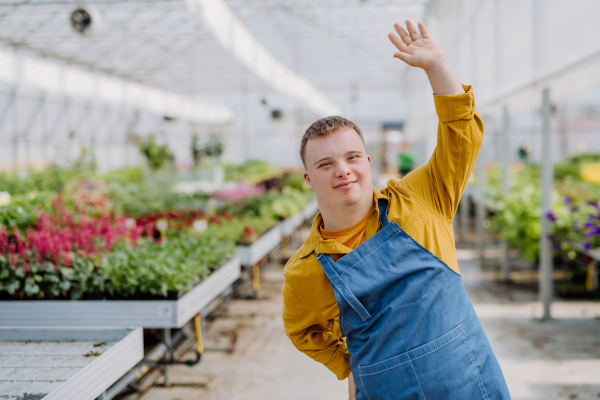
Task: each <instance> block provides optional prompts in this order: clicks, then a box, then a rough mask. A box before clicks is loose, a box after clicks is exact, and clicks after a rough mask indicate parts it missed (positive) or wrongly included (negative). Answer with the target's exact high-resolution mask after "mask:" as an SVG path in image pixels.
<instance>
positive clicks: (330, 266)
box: [325, 257, 371, 321]
mask: <svg viewBox="0 0 600 400" xmlns="http://www.w3.org/2000/svg"><path fill="white" fill-rule="evenodd" d="M325 261H327V264H328V265H329V268H331V270H332V271H333V273H334V274H335V275H336V276H337V277H338V279H339V280H340V281H341V282H342V283H343V284H344V286H345V287H346V289H348V292H350V294H352V296H354V293H352V290H350V288H349V287H348V286H347V285H346V283H345V282H344V281H343V280H342V278H340V276H339V275H338V273H337V272H336V271H335V269H334V268H333V266H332V265H331V263H330V262H329V259H328V258H327V257H325ZM332 284H333V285H335V287H336V288H337V287H338V285H337V284H336V283H335V282H332ZM338 292H340V294H341V295H342V297H343V298H344V300H346V302H347V303H348V304H350V306H351V307H352V308H354V306H352V303H350V302H349V301H348V299H347V298H346V296H345V295H344V292H343V291H342V290H340V289H338ZM354 298H355V299H356V302H357V303H358V304H360V307H361V308H362V309H363V310H364V312H365V313H366V314H367V318H370V317H371V314H369V312H368V311H367V309H366V308H365V307H364V306H363V305H362V303H361V302H360V301H359V300H358V299H357V298H356V296H354ZM338 308H339V307H338ZM355 310H356V309H355ZM356 312H357V313H358V316H359V317H360V318H361V319H362V320H363V321H366V320H367V318H363V317H362V315H360V312H359V311H358V310H356Z"/></svg>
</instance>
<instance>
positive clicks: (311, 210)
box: [302, 199, 319, 220]
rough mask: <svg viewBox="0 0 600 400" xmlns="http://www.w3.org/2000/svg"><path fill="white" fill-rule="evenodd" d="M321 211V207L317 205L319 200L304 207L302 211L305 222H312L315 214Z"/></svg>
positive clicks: (312, 201)
mask: <svg viewBox="0 0 600 400" xmlns="http://www.w3.org/2000/svg"><path fill="white" fill-rule="evenodd" d="M318 211H319V205H318V204H317V200H316V199H315V200H311V201H310V203H308V204H307V205H306V207H304V210H302V215H303V217H304V219H305V220H310V219H311V218H312V217H314V216H315V214H316V213H317V212H318Z"/></svg>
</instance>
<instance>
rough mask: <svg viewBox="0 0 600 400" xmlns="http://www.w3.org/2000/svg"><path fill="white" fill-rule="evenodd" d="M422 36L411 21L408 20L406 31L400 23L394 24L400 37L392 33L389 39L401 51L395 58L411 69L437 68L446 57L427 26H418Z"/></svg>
mask: <svg viewBox="0 0 600 400" xmlns="http://www.w3.org/2000/svg"><path fill="white" fill-rule="evenodd" d="M418 26H419V30H420V31H421V35H419V33H418V32H417V30H416V29H415V26H414V25H413V24H412V22H410V21H409V20H406V30H408V32H407V31H406V30H404V28H403V27H402V25H400V24H399V23H395V24H394V29H396V32H398V35H400V38H398V36H397V35H395V34H393V33H390V34H388V37H389V38H390V40H391V41H392V43H393V44H394V45H395V46H396V48H397V49H398V50H400V51H397V52H396V53H394V57H395V58H399V59H401V60H402V61H404V62H405V63H407V64H408V65H410V66H411V67H417V68H422V69H424V70H427V69H430V68H435V67H436V66H437V65H438V64H440V63H441V62H443V61H445V58H446V55H445V54H444V52H443V51H442V49H440V46H438V45H437V44H436V43H435V42H434V41H433V40H431V38H430V37H429V33H427V29H426V28H425V25H423V24H422V23H420V22H419V24H418Z"/></svg>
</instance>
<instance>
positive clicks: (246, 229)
mask: <svg viewBox="0 0 600 400" xmlns="http://www.w3.org/2000/svg"><path fill="white" fill-rule="evenodd" d="M276 224H277V220H275V219H269V218H261V217H244V218H237V217H236V218H232V219H231V220H224V221H220V223H213V224H211V225H210V228H209V229H208V230H207V231H206V233H205V235H207V236H211V237H214V238H216V239H218V240H221V241H226V242H233V243H236V244H238V245H242V246H244V245H250V244H252V243H254V242H255V241H256V240H257V239H258V238H260V236H261V235H262V234H264V233H265V232H266V231H268V230H269V229H271V228H273V227H274V226H275V225H276Z"/></svg>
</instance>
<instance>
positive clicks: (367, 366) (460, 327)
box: [358, 324, 464, 376]
mask: <svg viewBox="0 0 600 400" xmlns="http://www.w3.org/2000/svg"><path fill="white" fill-rule="evenodd" d="M457 329H460V331H461V333H460V334H458V335H456V337H455V338H453V339H452V340H450V341H449V342H446V343H444V344H443V345H441V346H440V347H436V348H435V349H434V350H431V351H430V352H428V353H425V354H423V355H421V356H419V357H415V358H411V357H410V353H413V352H414V351H415V350H418V349H420V348H422V347H424V346H427V345H428V344H429V343H431V342H429V343H425V344H424V345H421V346H419V347H416V348H414V349H412V350H409V351H407V352H405V353H401V354H398V355H397V356H394V357H391V358H388V359H387V360H383V361H379V362H377V363H375V364H371V365H366V366H360V365H359V366H358V368H359V369H360V368H363V369H365V368H371V367H374V366H375V365H377V364H381V363H384V362H387V361H390V360H393V359H394V358H397V357H401V356H402V355H404V354H406V356H407V357H408V361H404V362H402V363H400V364H396V365H394V366H393V367H389V368H386V369H382V370H381V371H377V372H373V373H370V374H363V375H364V376H368V375H375V374H379V373H381V372H384V371H387V370H388V369H392V368H396V367H398V366H400V365H403V364H406V363H407V362H409V361H411V360H412V361H414V360H418V359H419V358H421V357H425V356H426V355H429V354H431V353H433V352H435V351H438V350H439V349H441V348H442V347H444V346H446V345H447V344H450V343H452V342H453V341H455V340H456V339H458V337H459V336H461V335H462V334H463V333H464V331H463V329H462V324H460V325H458V326H457V327H456V328H454V329H452V330H451V331H450V332H447V333H446V334H444V335H442V336H440V337H439V338H437V339H434V340H432V342H435V341H436V340H440V339H441V338H443V337H444V336H448V335H449V334H451V333H452V332H454V331H455V330H457Z"/></svg>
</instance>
